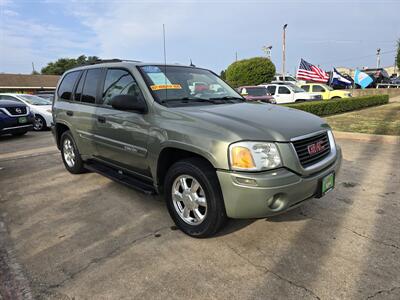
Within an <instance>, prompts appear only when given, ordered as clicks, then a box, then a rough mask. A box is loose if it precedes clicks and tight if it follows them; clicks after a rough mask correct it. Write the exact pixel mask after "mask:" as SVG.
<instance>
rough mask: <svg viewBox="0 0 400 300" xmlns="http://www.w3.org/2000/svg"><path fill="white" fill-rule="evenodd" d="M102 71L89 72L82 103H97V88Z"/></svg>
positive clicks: (92, 70) (91, 70)
mask: <svg viewBox="0 0 400 300" xmlns="http://www.w3.org/2000/svg"><path fill="white" fill-rule="evenodd" d="M101 71H102V70H101V69H89V70H87V73H86V78H85V84H84V86H83V91H82V97H81V102H85V103H93V104H94V103H95V102H96V96H97V87H98V85H99V83H100V79H101Z"/></svg>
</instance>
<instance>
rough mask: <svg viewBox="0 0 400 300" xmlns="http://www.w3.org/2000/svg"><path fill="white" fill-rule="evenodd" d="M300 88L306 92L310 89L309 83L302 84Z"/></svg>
mask: <svg viewBox="0 0 400 300" xmlns="http://www.w3.org/2000/svg"><path fill="white" fill-rule="evenodd" d="M301 88H302V89H303V90H305V91H306V92H309V91H310V86H309V85H302V86H301Z"/></svg>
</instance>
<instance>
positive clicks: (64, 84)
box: [57, 71, 81, 101]
mask: <svg viewBox="0 0 400 300" xmlns="http://www.w3.org/2000/svg"><path fill="white" fill-rule="evenodd" d="M80 74H81V71H75V72H71V73H68V74H67V75H65V76H64V78H63V80H62V81H61V84H60V86H59V88H58V91H57V95H58V97H59V98H60V100H67V101H68V100H70V99H71V95H72V91H73V89H74V86H75V82H76V80H77V79H78V77H79V75H80Z"/></svg>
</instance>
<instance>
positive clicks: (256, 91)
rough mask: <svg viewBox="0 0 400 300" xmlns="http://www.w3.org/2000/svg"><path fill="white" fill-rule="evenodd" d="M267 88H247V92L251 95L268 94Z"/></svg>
mask: <svg viewBox="0 0 400 300" xmlns="http://www.w3.org/2000/svg"><path fill="white" fill-rule="evenodd" d="M267 92H268V91H267V89H266V88H265V87H259V88H247V93H248V94H249V95H250V96H265V95H267Z"/></svg>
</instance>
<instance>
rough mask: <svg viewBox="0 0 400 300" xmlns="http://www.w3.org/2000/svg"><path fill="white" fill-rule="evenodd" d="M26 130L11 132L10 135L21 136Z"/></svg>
mask: <svg viewBox="0 0 400 300" xmlns="http://www.w3.org/2000/svg"><path fill="white" fill-rule="evenodd" d="M27 132H28V131H21V132H15V133H12V135H13V136H22V135H24V134H26V133H27Z"/></svg>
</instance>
